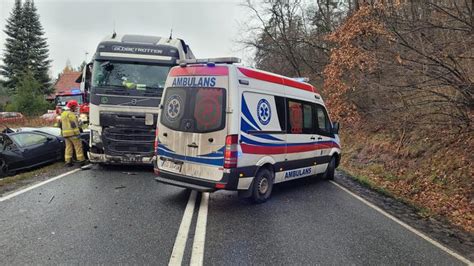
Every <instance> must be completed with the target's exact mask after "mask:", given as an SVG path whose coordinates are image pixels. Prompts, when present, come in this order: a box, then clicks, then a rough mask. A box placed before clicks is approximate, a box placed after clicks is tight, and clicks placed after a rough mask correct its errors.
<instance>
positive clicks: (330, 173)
mask: <svg viewBox="0 0 474 266" xmlns="http://www.w3.org/2000/svg"><path fill="white" fill-rule="evenodd" d="M335 172H336V158H335V157H334V156H333V157H332V158H331V161H329V164H328V168H327V169H326V172H325V173H324V178H325V179H328V180H334V173H335Z"/></svg>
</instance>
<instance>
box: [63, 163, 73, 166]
mask: <svg viewBox="0 0 474 266" xmlns="http://www.w3.org/2000/svg"><path fill="white" fill-rule="evenodd" d="M73 165H74V164H73V163H72V162H67V163H65V164H64V166H66V167H72V166H73Z"/></svg>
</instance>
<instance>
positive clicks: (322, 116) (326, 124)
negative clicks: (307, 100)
mask: <svg viewBox="0 0 474 266" xmlns="http://www.w3.org/2000/svg"><path fill="white" fill-rule="evenodd" d="M316 121H317V122H316V123H317V125H316V131H317V133H318V134H321V135H324V136H329V137H330V136H331V123H330V121H329V117H328V114H327V112H326V110H325V109H324V107H322V106H321V105H316Z"/></svg>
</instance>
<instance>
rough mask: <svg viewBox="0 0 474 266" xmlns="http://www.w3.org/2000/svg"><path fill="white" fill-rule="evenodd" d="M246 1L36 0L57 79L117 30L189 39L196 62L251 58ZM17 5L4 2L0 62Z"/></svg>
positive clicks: (8, 0) (9, 0) (0, 3)
mask: <svg viewBox="0 0 474 266" xmlns="http://www.w3.org/2000/svg"><path fill="white" fill-rule="evenodd" d="M240 3H241V1H240V0H220V1H219V0H215V1H204V0H187V1H171V0H169V1H163V0H154V1H151V0H149V1H133V0H115V1H113V0H95V1H91V0H35V4H36V7H37V8H38V13H39V15H40V21H41V24H42V26H43V28H44V31H45V35H46V37H47V39H48V44H49V51H50V58H51V59H52V60H53V62H52V67H51V71H52V74H53V75H54V76H56V75H57V74H58V73H59V72H61V71H62V69H63V68H64V67H65V65H66V61H67V60H68V59H69V60H70V62H71V64H72V66H73V67H76V66H78V65H80V63H81V62H82V61H83V60H84V59H85V53H86V51H87V52H88V53H89V54H88V56H87V60H88V61H89V60H90V59H91V57H92V55H93V54H94V52H95V49H96V47H97V44H98V42H99V41H101V40H102V39H103V38H104V37H105V36H106V35H107V34H111V33H112V31H113V27H114V24H115V29H116V31H117V33H119V34H125V33H129V34H144V35H155V36H165V37H168V36H169V34H170V29H171V28H173V37H177V38H181V39H183V40H185V41H186V42H187V43H188V44H189V46H190V47H191V49H192V50H193V52H194V54H195V55H196V57H200V58H205V57H217V56H237V57H245V56H247V57H248V55H247V54H245V53H244V52H243V51H242V50H241V49H240V48H241V47H240V46H239V45H238V44H236V42H235V41H236V40H237V39H239V35H240V34H242V27H241V26H239V25H240V24H241V22H243V21H245V16H247V13H248V10H246V9H244V8H242V7H241V6H239V4H240ZM13 4H14V0H0V28H1V30H2V32H1V35H0V36H1V38H0V47H1V51H0V58H1V55H2V54H3V49H4V40H5V37H6V34H5V33H4V32H3V30H4V29H5V20H6V19H7V18H8V17H9V16H10V12H11V9H12V7H13Z"/></svg>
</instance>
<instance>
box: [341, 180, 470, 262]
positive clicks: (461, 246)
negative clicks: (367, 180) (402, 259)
mask: <svg viewBox="0 0 474 266" xmlns="http://www.w3.org/2000/svg"><path fill="white" fill-rule="evenodd" d="M334 181H335V182H336V183H337V184H339V185H341V186H343V187H345V188H346V189H348V190H349V191H351V192H352V193H354V194H356V195H358V196H360V197H361V198H363V199H365V200H367V201H368V202H370V203H372V204H374V205H375V206H377V207H379V208H381V209H382V210H384V211H385V212H387V213H388V214H390V215H392V216H394V217H396V218H397V219H399V220H401V221H402V222H404V223H406V224H408V225H409V226H411V227H413V228H414V229H416V230H419V231H420V232H422V233H424V234H426V235H428V236H429V237H431V238H433V239H434V240H436V241H438V242H440V243H441V244H443V245H445V246H446V247H448V248H450V249H452V250H453V251H456V252H458V253H459V254H461V255H462V256H464V257H466V258H467V259H469V260H471V261H473V260H474V234H472V233H469V232H466V231H465V230H463V229H461V228H459V227H456V226H454V225H452V224H450V223H449V222H448V221H446V220H443V219H442V217H424V216H423V215H422V214H421V213H420V210H418V209H416V208H415V207H413V206H409V205H407V204H405V203H403V202H401V201H399V200H397V199H394V198H392V197H390V196H388V195H383V194H382V193H380V192H377V191H375V190H372V189H370V188H368V187H367V186H364V185H363V184H361V183H359V182H357V180H356V179H354V178H353V177H351V176H350V175H349V174H347V173H345V172H343V171H338V173H337V175H336V177H335V180H334Z"/></svg>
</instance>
